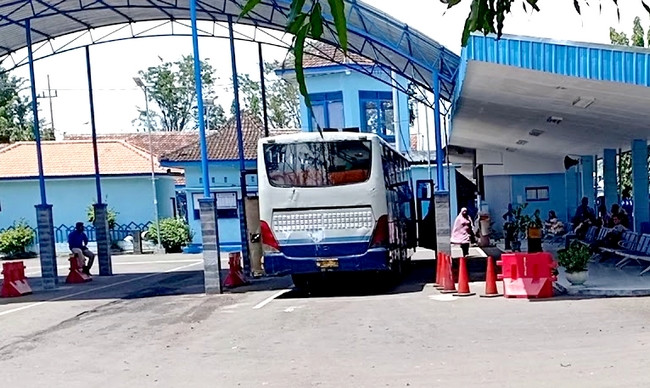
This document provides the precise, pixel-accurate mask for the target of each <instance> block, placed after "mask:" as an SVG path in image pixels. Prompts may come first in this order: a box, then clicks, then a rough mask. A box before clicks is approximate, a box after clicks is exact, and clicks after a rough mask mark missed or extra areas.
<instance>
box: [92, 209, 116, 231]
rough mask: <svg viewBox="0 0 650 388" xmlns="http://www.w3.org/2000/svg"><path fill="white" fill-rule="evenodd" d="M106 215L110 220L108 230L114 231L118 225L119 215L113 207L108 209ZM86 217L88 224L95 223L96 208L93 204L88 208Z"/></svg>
mask: <svg viewBox="0 0 650 388" xmlns="http://www.w3.org/2000/svg"><path fill="white" fill-rule="evenodd" d="M106 213H107V215H106V217H107V218H108V229H113V228H114V227H115V224H116V220H117V215H118V213H117V212H116V211H115V209H113V208H111V207H108V208H107V209H106ZM86 216H87V217H88V222H90V223H94V222H95V207H94V206H93V205H92V204H90V205H88V207H87V208H86Z"/></svg>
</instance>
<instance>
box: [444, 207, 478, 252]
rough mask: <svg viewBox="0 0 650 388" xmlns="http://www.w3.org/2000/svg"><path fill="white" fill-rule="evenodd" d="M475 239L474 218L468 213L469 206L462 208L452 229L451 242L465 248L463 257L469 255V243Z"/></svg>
mask: <svg viewBox="0 0 650 388" xmlns="http://www.w3.org/2000/svg"><path fill="white" fill-rule="evenodd" d="M473 240H475V237H474V228H473V226H472V219H471V218H470V217H469V214H467V208H465V207H464V208H462V209H460V213H459V214H458V216H457V217H456V221H454V227H453V229H452V230H451V239H450V241H451V243H452V244H458V245H460V249H462V250H463V257H467V256H468V255H469V244H470V243H471V242H473Z"/></svg>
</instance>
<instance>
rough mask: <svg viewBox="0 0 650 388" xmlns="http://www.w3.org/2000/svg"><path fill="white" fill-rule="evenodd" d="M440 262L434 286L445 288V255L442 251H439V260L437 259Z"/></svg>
mask: <svg viewBox="0 0 650 388" xmlns="http://www.w3.org/2000/svg"><path fill="white" fill-rule="evenodd" d="M438 261H439V262H440V263H439V265H438V267H439V270H438V275H436V277H437V278H438V281H437V282H436V283H438V284H437V285H436V286H435V287H436V289H438V290H443V289H444V288H445V281H446V276H445V274H446V273H447V270H446V267H447V256H446V255H445V253H444V252H440V260H438Z"/></svg>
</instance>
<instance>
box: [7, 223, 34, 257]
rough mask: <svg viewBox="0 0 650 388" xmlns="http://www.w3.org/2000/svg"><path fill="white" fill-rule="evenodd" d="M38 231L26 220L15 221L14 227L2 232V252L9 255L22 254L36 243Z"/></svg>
mask: <svg viewBox="0 0 650 388" xmlns="http://www.w3.org/2000/svg"><path fill="white" fill-rule="evenodd" d="M35 237H36V233H35V232H34V231H33V230H32V228H30V227H29V225H28V224H27V222H26V221H25V220H20V221H19V222H15V223H14V225H13V226H12V227H10V228H9V229H7V230H5V231H4V232H2V233H0V252H2V253H4V254H6V255H7V256H14V255H20V254H24V253H25V249H26V248H27V247H28V246H30V245H32V244H33V243H34V238H35Z"/></svg>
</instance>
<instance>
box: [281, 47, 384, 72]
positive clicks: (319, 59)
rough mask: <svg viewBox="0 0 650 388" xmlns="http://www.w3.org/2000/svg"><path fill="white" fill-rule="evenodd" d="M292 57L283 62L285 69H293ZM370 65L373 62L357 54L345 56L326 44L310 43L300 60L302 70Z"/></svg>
mask: <svg viewBox="0 0 650 388" xmlns="http://www.w3.org/2000/svg"><path fill="white" fill-rule="evenodd" d="M293 62H294V59H293V56H289V57H288V58H287V59H286V60H285V62H284V66H283V67H284V68H285V69H293ZM345 63H348V64H359V65H372V64H374V62H373V61H372V60H370V59H368V58H366V57H363V56H361V55H358V54H354V53H348V55H347V56H346V55H345V54H344V53H343V50H341V48H339V47H336V46H332V45H329V44H327V43H323V42H319V41H312V42H310V43H308V45H307V46H306V48H305V55H304V56H303V59H302V65H303V67H304V68H310V67H325V66H336V65H339V64H345Z"/></svg>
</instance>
